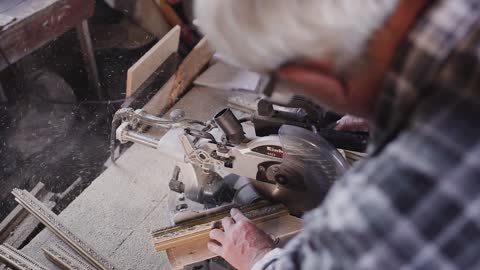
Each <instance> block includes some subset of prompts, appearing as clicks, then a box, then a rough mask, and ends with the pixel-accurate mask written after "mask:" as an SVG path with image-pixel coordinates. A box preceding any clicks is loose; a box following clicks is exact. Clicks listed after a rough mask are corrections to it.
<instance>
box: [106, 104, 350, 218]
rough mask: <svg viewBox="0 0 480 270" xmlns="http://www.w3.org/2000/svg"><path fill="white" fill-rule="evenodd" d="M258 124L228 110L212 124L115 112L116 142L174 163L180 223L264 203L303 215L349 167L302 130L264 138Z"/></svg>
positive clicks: (175, 201)
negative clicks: (149, 130)
mask: <svg viewBox="0 0 480 270" xmlns="http://www.w3.org/2000/svg"><path fill="white" fill-rule="evenodd" d="M251 120H252V118H244V119H241V120H239V119H238V118H237V117H236V116H235V115H234V113H233V112H232V110H230V109H228V108H227V109H224V110H222V111H221V112H219V113H218V114H216V115H215V116H214V117H213V118H212V119H211V120H210V121H206V122H203V121H197V120H190V119H186V118H185V115H184V113H183V112H182V111H174V112H173V113H172V114H171V115H170V119H165V118H159V117H155V116H152V115H149V114H147V113H145V112H144V111H142V110H133V109H130V108H127V109H121V110H120V111H118V112H117V113H116V115H115V117H114V121H113V129H112V135H113V136H112V137H113V139H114V140H113V141H114V142H115V138H116V140H118V141H120V143H122V144H123V143H128V142H134V143H140V144H143V145H146V146H148V147H151V148H155V149H157V150H158V151H159V155H163V156H167V157H169V158H171V159H173V160H175V163H176V166H175V169H174V172H173V176H172V179H171V180H170V183H169V188H170V190H171V191H172V192H173V193H172V195H173V196H172V199H171V205H172V209H171V210H172V211H173V212H174V221H175V222H179V221H182V220H183V219H186V218H188V217H191V216H192V215H191V214H192V213H193V216H195V214H199V213H200V214H201V213H202V212H209V211H212V209H217V208H222V207H226V206H227V207H228V206H231V205H232V204H233V205H241V204H248V203H251V202H253V201H255V200H258V199H261V198H267V199H271V200H276V201H280V202H282V203H284V204H285V205H286V206H288V207H289V208H290V210H291V211H292V212H294V213H299V214H301V213H302V212H303V211H305V210H309V209H312V208H314V207H315V206H317V205H318V204H319V203H320V202H321V201H322V200H323V198H324V197H325V195H326V194H327V192H328V190H329V188H330V187H331V185H332V184H333V182H334V181H335V180H336V179H337V178H338V177H339V176H340V175H341V174H343V173H344V171H345V170H346V169H347V168H348V164H347V162H346V161H345V159H344V157H343V156H342V154H341V153H340V152H339V151H337V149H336V148H334V147H333V146H332V145H331V144H330V143H329V142H327V141H326V140H325V139H323V138H322V137H321V136H318V135H317V134H314V133H313V132H312V131H309V130H307V129H305V128H301V127H297V126H291V125H284V126H282V127H281V128H280V129H279V130H278V134H275V135H267V136H263V137H257V136H256V135H255V130H254V125H253V124H252V123H251ZM145 126H148V127H153V128H161V129H163V130H165V131H166V133H165V134H164V135H163V136H158V137H155V136H152V135H149V134H147V133H144V132H142V131H141V130H143V128H144V127H145ZM112 158H113V156H112Z"/></svg>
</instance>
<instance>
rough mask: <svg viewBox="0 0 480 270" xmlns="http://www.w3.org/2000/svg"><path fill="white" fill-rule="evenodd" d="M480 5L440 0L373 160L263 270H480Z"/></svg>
mask: <svg viewBox="0 0 480 270" xmlns="http://www.w3.org/2000/svg"><path fill="white" fill-rule="evenodd" d="M479 71H480V0H438V1H435V2H434V3H433V4H432V6H430V7H429V8H428V10H427V11H426V12H425V13H424V14H423V15H422V18H420V19H419V20H418V21H417V23H416V25H415V27H414V28H413V29H412V31H411V32H410V34H409V36H408V39H407V40H406V41H405V42H404V44H403V45H402V46H401V49H400V50H399V52H398V55H397V56H396V57H395V60H394V62H393V65H392V66H391V68H390V70H389V72H388V75H387V77H386V79H385V82H384V88H383V89H382V94H381V97H380V100H379V102H378V104H377V106H378V107H377V118H376V125H377V131H376V136H375V140H374V141H375V142H374V144H373V147H372V150H373V151H372V154H371V156H370V157H369V158H368V160H365V161H363V162H361V163H360V164H359V165H358V166H355V167H354V168H353V169H351V170H350V172H348V173H347V174H346V175H345V176H344V178H343V179H342V180H340V181H339V182H337V184H336V185H335V186H334V187H333V189H332V190H331V192H330V194H329V196H328V197H327V198H326V200H325V201H324V204H323V205H322V206H321V207H319V208H317V209H315V210H313V211H312V212H310V213H309V214H307V215H306V216H305V224H306V226H305V230H304V232H302V233H301V234H300V235H298V236H297V237H296V238H294V239H293V240H292V241H291V242H290V243H289V244H288V245H287V246H286V247H285V248H284V249H282V250H279V249H276V250H274V251H272V252H270V253H269V254H267V255H266V256H265V257H264V258H263V259H262V260H261V261H260V262H258V263H257V264H256V265H255V266H254V269H480V72H479Z"/></svg>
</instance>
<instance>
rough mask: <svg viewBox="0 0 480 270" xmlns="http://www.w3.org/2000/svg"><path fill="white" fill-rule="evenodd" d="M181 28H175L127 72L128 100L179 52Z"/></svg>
mask: <svg viewBox="0 0 480 270" xmlns="http://www.w3.org/2000/svg"><path fill="white" fill-rule="evenodd" d="M179 43H180V26H175V27H174V28H172V30H170V32H168V33H167V34H166V35H165V36H164V37H163V38H162V39H161V40H160V41H159V42H158V43H157V44H155V45H154V46H153V47H152V48H151V49H150V50H149V51H148V52H147V53H145V55H144V56H142V58H140V60H138V61H137V62H136V63H135V64H134V65H133V66H132V67H130V68H129V69H128V72H127V98H128V97H130V96H131V95H133V93H135V91H137V89H138V88H139V87H140V86H141V85H142V84H143V83H144V82H145V81H146V80H147V79H148V78H149V77H150V75H152V74H153V73H154V72H155V71H156V70H157V69H158V68H159V67H160V66H161V65H162V64H163V62H165V60H167V58H168V57H170V55H172V54H174V53H176V52H177V51H178V46H179Z"/></svg>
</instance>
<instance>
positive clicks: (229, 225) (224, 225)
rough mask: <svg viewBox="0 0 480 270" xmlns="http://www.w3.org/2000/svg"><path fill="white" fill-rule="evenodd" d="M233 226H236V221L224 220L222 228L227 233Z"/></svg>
mask: <svg viewBox="0 0 480 270" xmlns="http://www.w3.org/2000/svg"><path fill="white" fill-rule="evenodd" d="M233 224H235V221H234V220H233V219H232V218H230V217H225V218H223V219H222V226H223V229H224V230H225V231H227V230H228V229H229V228H230V227H231V226H232V225H233Z"/></svg>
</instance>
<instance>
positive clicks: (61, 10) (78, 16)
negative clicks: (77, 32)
mask: <svg viewBox="0 0 480 270" xmlns="http://www.w3.org/2000/svg"><path fill="white" fill-rule="evenodd" d="M47 2H48V3H49V5H47V6H44V4H43V3H46V1H28V5H27V3H25V4H22V5H20V6H19V8H16V9H15V10H12V11H9V13H8V14H10V13H12V14H16V15H15V17H16V18H17V20H16V21H15V22H13V23H11V24H9V25H8V26H6V27H5V28H4V29H3V30H1V31H0V48H2V50H3V53H4V54H5V56H6V57H7V58H8V62H9V63H10V64H12V63H15V62H16V61H18V60H20V59H21V58H23V57H24V56H26V55H28V54H30V53H32V52H33V51H35V50H36V49H38V48H40V47H42V46H43V45H45V44H46V43H48V42H50V41H51V40H53V39H55V38H57V37H58V36H60V35H62V34H63V33H65V32H66V31H68V30H70V29H72V28H73V27H75V26H76V25H78V24H79V23H80V22H81V21H83V20H85V19H87V18H89V17H91V16H92V15H93V12H94V8H95V1H94V0H57V1H50V0H49V1H47ZM50 3H51V4H50ZM20 7H21V8H20ZM17 13H18V14H17ZM17 15H18V16H17ZM12 16H13V15H12ZM5 62H7V61H0V70H2V69H4V68H5V67H7V65H8V64H7V63H5Z"/></svg>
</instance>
